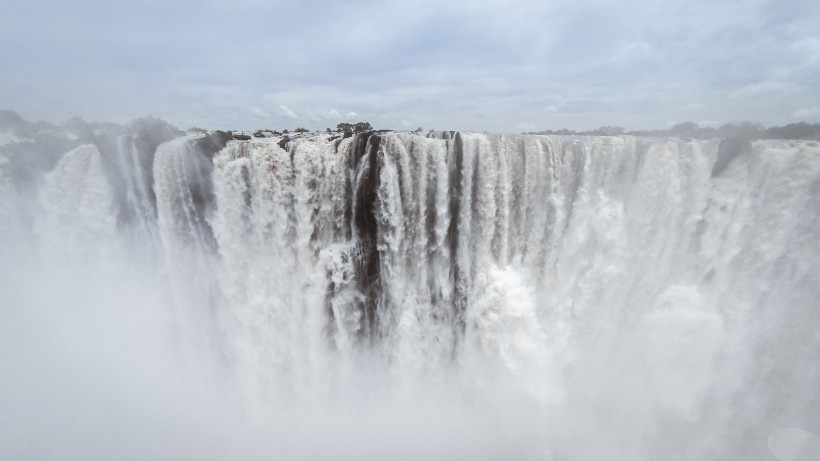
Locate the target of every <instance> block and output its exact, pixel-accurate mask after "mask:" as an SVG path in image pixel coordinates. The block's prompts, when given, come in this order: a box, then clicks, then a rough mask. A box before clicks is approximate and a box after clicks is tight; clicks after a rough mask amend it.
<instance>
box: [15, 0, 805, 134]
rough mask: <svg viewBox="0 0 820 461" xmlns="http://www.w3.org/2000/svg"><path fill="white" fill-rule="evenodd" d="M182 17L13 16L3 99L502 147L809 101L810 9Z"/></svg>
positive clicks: (237, 11) (374, 6) (456, 9)
mask: <svg viewBox="0 0 820 461" xmlns="http://www.w3.org/2000/svg"><path fill="white" fill-rule="evenodd" d="M35 3H36V5H35ZM193 6H194V3H191V2H190V1H188V0H183V1H182V2H176V3H173V4H169V5H163V6H162V7H160V6H159V4H156V2H147V3H145V4H143V3H139V2H138V3H137V4H133V3H129V4H128V6H127V8H128V12H129V14H120V10H118V9H117V8H113V7H106V6H104V5H103V4H102V3H99V2H97V1H93V2H79V3H72V4H69V3H66V2H59V1H57V0H43V1H42V2H34V3H32V2H12V3H11V4H10V5H8V7H6V8H4V11H3V12H4V14H3V15H2V16H0V40H4V41H5V42H8V43H15V44H16V46H15V47H14V48H11V47H6V48H0V61H2V62H3V63H4V65H5V66H4V72H2V75H0V101H2V102H3V104H4V105H6V107H7V108H10V109H16V110H18V111H19V112H20V113H21V114H23V115H24V116H25V117H26V118H29V119H37V118H43V119H46V120H50V121H61V120H63V119H65V118H67V117H69V116H70V115H71V114H79V115H81V116H83V117H85V118H87V119H95V120H110V121H128V120H130V119H132V118H134V117H137V116H140V115H144V114H154V115H156V116H159V117H162V118H165V119H167V120H169V121H170V122H172V123H175V124H179V125H181V126H191V125H197V126H209V127H215V128H217V127H230V128H240V127H241V128H243V129H252V128H255V127H256V125H257V124H258V123H259V120H260V119H263V118H268V117H267V116H266V115H265V114H267V115H268V116H271V117H272V118H274V119H280V120H284V121H287V120H295V119H299V120H300V121H301V123H302V124H305V125H307V126H306V127H308V128H324V125H325V124H326V122H327V121H328V120H333V121H342V120H345V121H359V120H370V121H373V120H377V119H378V117H379V115H380V114H406V115H404V116H405V117H407V118H409V119H411V120H412V121H413V123H414V124H421V125H423V126H434V127H437V128H439V129H462V130H474V131H484V130H488V131H502V132H503V131H516V130H518V126H517V121H518V120H533V121H535V124H536V125H539V124H540V123H544V122H541V121H542V120H544V119H545V118H547V115H549V120H550V123H555V124H558V125H560V126H561V127H564V126H566V127H567V128H571V129H588V128H595V127H596V126H601V125H618V126H628V127H630V128H660V126H658V125H662V123H663V121H664V120H678V119H679V118H680V115H679V114H680V113H681V111H682V109H684V108H685V107H686V106H687V104H689V103H691V101H703V103H704V107H703V108H701V109H698V110H697V115H698V117H703V118H709V119H715V120H721V121H722V122H724V123H725V122H727V121H731V120H746V119H750V120H756V121H760V122H762V123H766V124H776V123H783V122H786V121H788V120H791V117H792V113H793V112H794V111H795V109H798V108H801V107H804V106H806V105H807V104H806V103H805V101H818V100H820V85H818V81H817V75H818V74H817V69H818V67H819V66H820V38H818V35H817V29H816V24H815V23H816V18H817V17H818V15H820V3H818V2H812V1H811V0H794V1H790V2H774V3H772V2H770V1H767V0H748V1H743V2H740V1H729V2H714V1H712V0H691V1H690V2H688V3H687V7H686V8H678V7H675V6H674V5H670V4H669V2H666V1H659V0H652V1H650V2H648V3H646V4H645V5H642V7H641V8H640V9H635V8H624V7H623V5H622V4H620V3H618V2H616V1H614V0H582V1H570V0H555V1H550V2H543V1H539V0H521V1H517V2H513V3H512V4H503V5H502V4H496V3H493V2H479V3H476V2H468V1H466V0H454V1H452V2H447V3H444V4H443V3H441V2H433V1H432V0H409V3H390V2H377V1H375V0H361V1H359V0H356V1H355V2H353V3H350V2H337V3H324V4H322V5H321V7H319V8H317V7H316V5H315V4H314V3H312V2H307V3H305V2H282V1H278V0H277V1H275V2H274V3H265V2H262V0H240V3H239V4H237V5H234V4H233V3H230V2H227V1H224V0H208V1H207V2H205V3H203V4H196V5H195V8H194V7H193ZM190 11H196V14H194V15H191V14H190ZM362 11H367V12H368V14H367V15H364V16H362V14H361V12H362ZM31 17H37V21H38V27H36V28H33V27H29V25H28V22H29V21H27V20H26V18H31ZM180 17H186V20H185V21H182V22H180V21H179V18H180ZM273 23H275V24H276V27H271V24H273ZM351 23H355V24H356V25H357V27H356V28H355V30H351V29H350V27H349V24H351ZM305 24H309V25H310V27H305V26H304V25H305ZM92 25H93V27H92ZM237 30H242V31H243V33H242V34H236V31H237ZM316 31H322V33H321V34H318V33H316ZM55 37H59V38H60V39H59V40H55ZM203 43H207V46H203ZM289 43H298V44H299V46H298V47H292V46H288V44H289ZM362 43H366V44H367V46H361V44H362ZM339 50H345V52H343V53H340V52H339ZM272 55H275V56H276V57H277V58H276V59H275V60H265V59H258V58H259V57H260V56H272ZM57 73H59V75H60V76H61V78H60V79H54V78H52V76H53V75H55V74H57ZM124 88H133V89H135V90H136V91H123V89H124ZM545 95H549V98H546V97H545ZM809 105H810V104H809ZM248 108H257V109H259V110H260V111H261V112H260V111H255V110H253V109H250V110H249V109H248ZM570 108H571V110H570ZM690 109H691V108H689V109H686V110H690ZM397 120H398V119H397ZM536 128H537V129H541V128H547V127H541V126H537V127H536Z"/></svg>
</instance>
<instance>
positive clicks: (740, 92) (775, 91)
mask: <svg viewBox="0 0 820 461" xmlns="http://www.w3.org/2000/svg"><path fill="white" fill-rule="evenodd" d="M796 91H798V88H797V87H796V86H795V85H794V84H792V83H788V82H760V83H751V84H749V85H746V86H744V87H742V88H738V89H737V90H735V91H732V92H731V93H729V98H730V99H742V98H754V97H758V96H782V95H788V94H792V93H795V92H796Z"/></svg>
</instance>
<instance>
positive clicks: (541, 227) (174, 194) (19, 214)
mask: <svg viewBox="0 0 820 461" xmlns="http://www.w3.org/2000/svg"><path fill="white" fill-rule="evenodd" d="M6 115H9V114H6ZM6 118H8V119H9V120H12V121H11V122H8V121H7V122H6V123H7V125H8V126H10V128H8V129H7V131H8V133H7V135H8V136H6V137H7V138H9V139H10V140H9V141H7V142H5V144H3V146H2V148H3V150H2V158H1V159H0V218H2V219H0V242H2V246H0V256H2V257H1V258H0V306H2V309H0V315H2V318H0V338H2V339H0V341H2V347H1V348H0V351H2V352H0V380H2V381H1V382H0V388H2V389H3V391H2V393H0V408H2V412H0V431H2V434H3V437H2V438H1V439H0V453H2V455H3V456H4V457H8V458H11V459H20V460H26V459H31V460H34V459H78V460H79V459H83V460H93V459H112V458H116V459H168V460H170V459H180V458H182V459H213V460H221V459H260V460H261V459H294V460H301V459H305V460H308V459H328V458H333V459H384V458H391V459H407V460H415V459H486V460H500V459H539V460H562V459H592V460H594V459H601V460H603V459H632V460H651V459H681V460H688V459H744V460H750V459H760V460H769V459H772V456H777V457H778V459H782V460H792V461H793V460H797V459H806V458H801V456H804V457H805V456H812V454H813V453H816V450H815V449H814V447H815V446H816V443H815V442H816V439H815V438H816V436H814V435H813V433H817V431H818V430H820V421H819V420H818V416H817V415H819V414H820V412H818V410H820V408H818V405H820V399H818V394H817V391H816V389H817V388H818V385H819V384H820V369H818V367H817V366H816V363H817V359H818V357H817V354H818V352H817V351H818V348H817V344H818V342H819V341H820V337H818V334H817V332H816V328H814V325H815V324H816V322H817V320H818V315H820V313H819V312H818V310H817V304H816V300H817V299H818V295H820V293H818V287H820V272H818V267H820V264H818V263H820V261H818V256H817V254H816V252H815V251H813V249H814V247H815V242H816V241H818V238H820V221H819V220H818V214H817V210H818V209H820V202H818V200H820V147H818V143H817V141H814V140H772V139H758V140H755V139H734V140H731V139H693V138H690V137H686V138H682V137H672V136H670V137H636V136H626V135H619V136H582V135H486V134H474V133H458V132H430V133H427V132H425V133H409V132H373V131H362V132H357V133H352V132H347V133H345V132H332V133H326V134H321V135H319V134H312V133H304V134H291V135H290V137H288V138H287V139H285V137H284V136H283V135H275V134H272V133H267V134H264V135H261V136H258V137H256V136H244V137H241V136H236V135H232V134H227V133H224V132H204V133H202V132H197V133H188V134H185V133H183V132H181V131H180V130H178V129H176V128H174V127H173V126H171V125H170V124H168V123H166V122H164V121H162V120H159V119H155V118H145V119H139V120H136V121H134V122H131V123H129V124H127V125H117V124H106V123H95V124H89V123H85V122H81V121H79V120H74V121H73V122H71V123H69V124H66V125H61V126H57V125H51V124H39V125H38V124H29V123H28V122H25V121H21V120H20V119H17V118H15V117H11V115H9V116H8V117H6ZM11 125H14V126H11ZM21 127H23V128H21ZM12 138H13V139H12ZM239 138H241V139H245V138H247V139H246V140H240V139H239ZM813 444H814V445H813ZM801 450H802V451H801ZM812 450H814V451H812ZM773 454H774V455H773Z"/></svg>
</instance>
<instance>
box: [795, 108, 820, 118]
mask: <svg viewBox="0 0 820 461" xmlns="http://www.w3.org/2000/svg"><path fill="white" fill-rule="evenodd" d="M818 116H820V106H812V107H805V108H803V109H800V110H797V111H795V112H794V113H792V117H794V118H802V119H807V118H814V117H818Z"/></svg>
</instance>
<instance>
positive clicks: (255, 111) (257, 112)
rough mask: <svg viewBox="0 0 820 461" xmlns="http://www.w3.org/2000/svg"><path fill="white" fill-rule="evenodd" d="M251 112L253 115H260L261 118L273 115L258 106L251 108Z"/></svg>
mask: <svg viewBox="0 0 820 461" xmlns="http://www.w3.org/2000/svg"><path fill="white" fill-rule="evenodd" d="M251 113H252V114H253V115H255V116H257V117H259V118H271V117H272V115H271V114H269V113H268V112H265V111H264V110H262V109H260V108H258V107H254V108H253V109H251Z"/></svg>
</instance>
